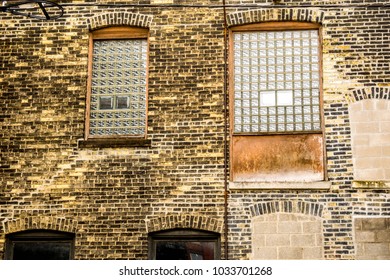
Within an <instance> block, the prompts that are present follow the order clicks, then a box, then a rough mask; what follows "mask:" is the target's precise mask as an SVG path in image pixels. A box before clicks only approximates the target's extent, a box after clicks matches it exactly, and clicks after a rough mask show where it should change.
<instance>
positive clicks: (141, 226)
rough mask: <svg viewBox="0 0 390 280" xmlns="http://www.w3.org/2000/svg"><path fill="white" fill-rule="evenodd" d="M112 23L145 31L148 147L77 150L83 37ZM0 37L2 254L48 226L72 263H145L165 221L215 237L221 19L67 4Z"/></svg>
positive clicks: (6, 18)
mask: <svg viewBox="0 0 390 280" xmlns="http://www.w3.org/2000/svg"><path fill="white" fill-rule="evenodd" d="M112 2H114V1H112ZM143 2H145V1H143ZM118 24H130V25H136V26H142V27H148V28H149V30H150V38H149V40H150V46H149V48H150V52H149V59H150V63H149V100H148V102H149V107H148V110H149V123H148V139H150V140H151V142H150V145H149V146H147V147H123V148H81V147H80V146H79V145H78V142H79V139H82V138H83V136H84V115H85V106H86V104H85V98H86V90H87V89H86V79H87V61H88V34H89V29H95V28H100V27H104V26H111V25H118ZM0 29H1V34H2V37H3V38H2V40H1V42H0V44H1V47H0V52H1V65H2V67H1V70H0V72H1V74H0V77H1V78H0V83H1V88H2V92H1V99H0V106H1V117H0V119H1V155H2V156H1V170H0V173H1V179H0V181H1V192H0V199H1V203H0V205H1V208H0V240H1V242H0V243H1V246H0V248H1V253H3V250H2V249H3V244H4V238H5V234H7V233H12V232H16V231H21V230H26V229H33V228H43V229H53V228H54V229H59V230H66V231H72V232H75V233H76V239H75V240H76V244H75V258H76V259H146V258H147V256H148V249H147V248H148V244H147V235H148V231H157V230H162V229H167V227H166V223H156V222H155V221H157V220H164V217H165V218H166V217H172V215H173V216H175V217H176V218H175V219H176V220H177V221H181V222H176V223H172V224H171V226H172V228H174V227H176V226H179V225H181V226H183V227H184V226H187V227H191V228H195V229H207V230H212V231H214V232H217V233H221V234H222V226H221V225H222V222H223V215H222V214H223V211H224V210H223V203H224V199H223V197H224V196H223V186H224V185H223V180H224V169H223V165H224V149H223V135H224V129H223V124H224V121H223V116H224V111H223V20H222V17H221V13H219V12H218V13H213V12H211V10H210V9H207V8H203V9H188V8H186V9H184V8H172V9H165V8H144V9H141V8H140V9H133V8H127V9H126V8H123V9H117V8H105V7H101V8H100V7H77V8H73V7H70V6H68V7H65V16H64V17H63V18H61V19H59V20H57V21H50V22H44V21H35V20H30V19H26V18H23V17H20V16H11V15H9V14H5V15H2V22H1V26H0ZM204 217H207V219H204ZM40 219H51V221H52V222H50V223H42V222H40ZM38 220H39V221H38ZM59 220H61V221H68V222H69V221H72V222H74V223H75V224H76V225H77V226H74V227H72V228H61V227H58V226H57V225H54V224H52V223H55V222H56V221H57V222H58V221H59ZM25 221H27V222H25ZM33 221H36V222H35V223H34V222H33ZM185 221H187V222H185ZM196 221H197V222H196ZM151 223H153V226H151V225H152V224H151ZM49 224H50V225H49Z"/></svg>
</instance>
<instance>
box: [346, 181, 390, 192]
mask: <svg viewBox="0 0 390 280" xmlns="http://www.w3.org/2000/svg"><path fill="white" fill-rule="evenodd" d="M352 188H354V189H357V190H390V182H389V181H353V182H352Z"/></svg>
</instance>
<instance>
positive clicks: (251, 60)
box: [233, 30, 320, 132]
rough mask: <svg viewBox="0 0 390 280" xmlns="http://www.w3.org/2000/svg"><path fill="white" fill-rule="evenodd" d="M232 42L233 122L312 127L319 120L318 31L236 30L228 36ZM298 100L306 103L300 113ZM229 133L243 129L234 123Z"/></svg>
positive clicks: (297, 128)
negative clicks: (231, 37)
mask: <svg viewBox="0 0 390 280" xmlns="http://www.w3.org/2000/svg"><path fill="white" fill-rule="evenodd" d="M233 45H234V64H235V65H234V99H235V100H234V106H235V109H234V112H235V113H236V114H237V112H239V116H240V118H238V119H237V118H234V122H235V124H239V122H240V123H241V122H242V121H243V120H244V119H245V120H249V119H250V120H251V129H252V131H256V130H259V131H261V132H271V131H278V132H283V131H294V130H295V131H306V130H316V129H317V127H318V125H317V123H319V122H320V110H319V92H320V91H319V72H318V71H319V67H318V32H317V31H316V30H314V31H312V30H297V31H259V32H252V31H251V32H243V33H242V32H240V33H236V34H234V44H233ZM303 104H305V105H307V106H305V110H304V112H302V110H303V108H302V107H301V106H302V105H303ZM314 106H316V107H315V108H311V107H314ZM306 107H309V108H310V110H308V109H307V108H306ZM254 108H258V110H254ZM276 113H277V114H278V115H277V116H278V117H275V116H276ZM285 114H286V115H285ZM253 116H256V118H253ZM256 121H257V122H261V124H256V123H254V122H256ZM286 122H287V123H288V124H289V125H286ZM271 124H272V125H271ZM238 129H239V130H238ZM235 131H236V132H246V131H247V127H246V126H235Z"/></svg>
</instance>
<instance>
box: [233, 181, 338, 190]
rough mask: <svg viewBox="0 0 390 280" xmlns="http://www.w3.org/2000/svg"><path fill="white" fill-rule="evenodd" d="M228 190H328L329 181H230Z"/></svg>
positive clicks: (329, 187) (329, 186)
mask: <svg viewBox="0 0 390 280" xmlns="http://www.w3.org/2000/svg"><path fill="white" fill-rule="evenodd" d="M229 189H230V190H330V189H331V182H329V181H316V182H230V183H229Z"/></svg>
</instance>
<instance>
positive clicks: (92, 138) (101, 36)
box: [79, 26, 150, 147]
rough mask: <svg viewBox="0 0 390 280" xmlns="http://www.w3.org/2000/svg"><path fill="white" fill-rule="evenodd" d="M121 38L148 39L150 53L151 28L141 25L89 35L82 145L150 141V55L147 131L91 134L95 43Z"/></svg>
mask: <svg viewBox="0 0 390 280" xmlns="http://www.w3.org/2000/svg"><path fill="white" fill-rule="evenodd" d="M120 39H146V41H147V54H148V53H149V30H148V29H147V28H141V27H129V26H115V27H106V28H102V29H98V30H94V31H92V32H91V33H90V36H89V53H88V57H89V59H88V80H87V96H86V111H85V135H84V140H81V141H80V143H79V146H80V147H91V146H100V145H101V146H102V147H110V146H112V147H121V146H139V145H141V146H145V145H146V146H147V145H149V144H150V143H149V142H150V141H148V140H147V139H146V138H147V130H148V125H147V124H148V78H149V71H148V70H149V55H147V56H146V69H145V73H146V77H145V79H146V85H145V87H146V96H145V100H146V101H145V131H144V134H142V135H90V113H91V95H92V66H93V59H92V56H93V43H94V41H96V40H120Z"/></svg>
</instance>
